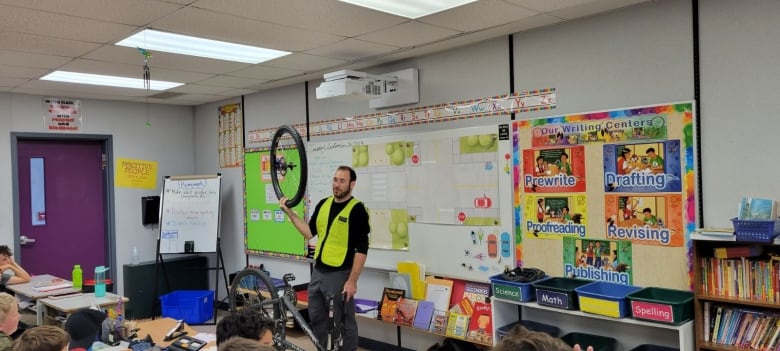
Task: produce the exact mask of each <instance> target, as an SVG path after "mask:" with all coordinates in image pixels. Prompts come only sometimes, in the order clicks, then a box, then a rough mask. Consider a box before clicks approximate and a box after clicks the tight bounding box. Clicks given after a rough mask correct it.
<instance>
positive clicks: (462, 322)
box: [444, 312, 471, 339]
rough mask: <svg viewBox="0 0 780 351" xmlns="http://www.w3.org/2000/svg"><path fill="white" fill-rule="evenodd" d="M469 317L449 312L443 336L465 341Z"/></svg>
mask: <svg viewBox="0 0 780 351" xmlns="http://www.w3.org/2000/svg"><path fill="white" fill-rule="evenodd" d="M469 318H471V316H470V315H467V314H460V313H454V312H450V313H449V317H448V318H447V329H445V333H444V334H445V335H447V336H452V337H456V338H461V339H465V338H466V332H467V331H468V327H469Z"/></svg>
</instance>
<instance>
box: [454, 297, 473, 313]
mask: <svg viewBox="0 0 780 351" xmlns="http://www.w3.org/2000/svg"><path fill="white" fill-rule="evenodd" d="M449 312H450V313H458V314H465V315H467V316H470V315H471V314H472V313H474V305H472V303H471V301H470V300H469V299H468V298H465V297H464V298H463V299H462V300H460V302H458V303H456V304H454V305H452V307H450V311H449Z"/></svg>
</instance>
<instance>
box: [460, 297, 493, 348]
mask: <svg viewBox="0 0 780 351" xmlns="http://www.w3.org/2000/svg"><path fill="white" fill-rule="evenodd" d="M492 309H493V308H492V305H491V304H490V303H489V302H476V303H474V313H472V314H471V319H470V320H469V330H468V334H467V336H466V339H468V340H473V341H476V342H480V343H483V344H488V345H493V316H492Z"/></svg>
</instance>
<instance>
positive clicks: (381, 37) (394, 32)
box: [357, 22, 460, 48]
mask: <svg viewBox="0 0 780 351" xmlns="http://www.w3.org/2000/svg"><path fill="white" fill-rule="evenodd" d="M459 33H460V32H457V31H454V30H449V29H444V28H439V27H434V26H432V25H429V24H425V23H420V22H406V23H404V24H399V25H397V26H395V27H391V28H388V29H384V30H380V31H377V32H373V33H369V34H366V35H361V36H359V37H357V39H361V40H366V41H370V42H374V43H380V44H385V45H391V46H396V47H400V48H405V47H409V46H415V45H421V44H425V43H431V42H435V41H438V40H441V39H444V38H447V37H452V36H455V35H458V34H459Z"/></svg>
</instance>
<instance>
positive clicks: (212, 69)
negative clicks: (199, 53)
mask: <svg viewBox="0 0 780 351" xmlns="http://www.w3.org/2000/svg"><path fill="white" fill-rule="evenodd" d="M84 58H88V59H93V60H98V61H108V62H121V63H127V64H141V65H142V64H143V62H144V57H143V55H141V53H140V52H138V49H135V48H128V47H124V46H116V45H106V46H103V47H101V48H99V49H97V50H95V51H93V52H90V53H89V54H87V55H84ZM250 66H251V64H249V63H243V62H232V61H224V60H215V59H209V58H203V57H195V56H187V55H179V54H171V53H167V52H158V51H153V52H152V57H151V58H149V67H151V68H152V69H155V68H157V67H161V68H170V69H176V70H181V71H192V72H202V73H210V74H224V73H229V72H233V71H236V70H239V69H242V68H245V67H250Z"/></svg>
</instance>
